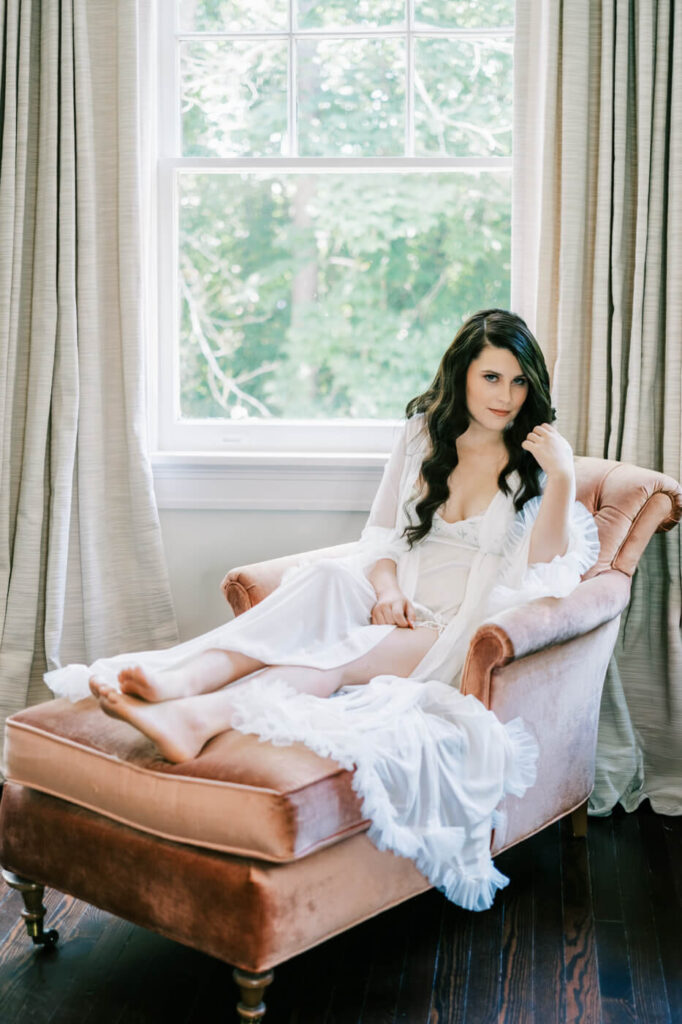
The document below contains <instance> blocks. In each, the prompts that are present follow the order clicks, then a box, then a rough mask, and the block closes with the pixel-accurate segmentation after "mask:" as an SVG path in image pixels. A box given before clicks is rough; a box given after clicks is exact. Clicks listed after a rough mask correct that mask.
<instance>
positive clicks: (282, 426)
mask: <svg viewBox="0 0 682 1024" xmlns="http://www.w3.org/2000/svg"><path fill="white" fill-rule="evenodd" d="M289 4H290V8H291V9H293V6H294V0H289ZM406 11H407V18H406V25H405V26H404V27H403V28H401V29H400V30H396V28H395V27H394V26H392V27H391V28H386V29H382V28H377V29H365V28H362V29H354V28H347V29H333V30H317V29H316V30H305V31H300V30H299V31H295V32H294V31H293V30H291V29H290V30H289V31H286V32H285V31H277V30H273V31H272V32H270V31H268V32H252V33H244V34H242V33H230V32H225V33H179V31H178V27H177V23H176V20H177V5H176V3H175V0H159V3H158V7H157V18H158V61H157V67H158V100H159V102H158V121H157V126H158V132H157V135H158V138H157V147H158V150H157V157H158V160H157V175H156V186H155V187H156V201H157V234H158V251H157V259H156V268H155V269H156V281H157V295H158V301H157V310H158V321H157V330H156V332H152V333H156V335H157V337H156V339H155V344H154V346H153V348H154V349H155V351H153V352H152V353H151V356H150V368H151V374H150V380H151V382H152V386H151V388H150V391H153V394H150V399H151V400H150V418H151V421H150V424H149V427H150V436H151V438H152V448H153V450H154V454H153V458H152V462H153V467H154V477H155V484H156V491H157V500H158V501H159V505H160V507H166V508H187V507H192V508H196V507H203V508H226V507H227V508H305V509H343V510H354V509H366V508H368V507H369V503H370V501H371V497H372V495H373V493H374V490H375V488H376V484H377V482H378V479H379V475H380V470H381V467H382V466H383V464H384V463H385V460H386V455H387V453H388V452H389V451H390V448H391V444H392V438H393V436H394V432H395V428H396V425H397V423H398V422H399V421H397V420H383V421H378V420H307V421H305V420H300V421H297V420H284V419H277V420H274V421H267V420H263V421H254V420H247V421H231V420H228V419H223V420H217V419H207V420H193V421H190V422H180V419H179V416H178V415H177V413H178V401H179V399H178V396H179V386H178V384H179V382H178V367H179V361H178V358H177V354H178V345H179V336H178V335H179V322H180V318H179V315H178V310H179V308H180V304H179V296H178V288H177V255H178V253H177V246H178V241H177V240H178V223H177V215H178V181H179V175H180V173H181V172H188V171H189V172H191V171H192V170H196V171H197V172H200V171H206V170H210V171H212V172H216V173H224V174H229V173H234V172H238V171H240V170H243V169H244V168H248V169H250V170H269V171H290V172H291V171H293V172H298V171H310V170H316V171H319V172H320V173H325V172H327V173H329V172H337V173H338V172H339V171H341V170H349V171H353V172H364V173H372V172H374V173H377V172H385V171H391V170H394V171H395V170H400V171H401V172H409V173H415V174H419V173H424V172H429V171H440V172H443V171H457V170H466V171H472V170H483V169H495V170H504V169H508V170H509V171H511V164H512V160H511V157H487V158H479V157H451V158H424V157H415V156H414V155H413V153H414V117H413V109H412V107H413V103H412V75H413V69H414V37H415V35H419V36H423V35H424V34H428V35H429V36H438V35H443V36H448V37H461V38H467V37H476V38H480V37H481V36H482V35H485V36H488V37H490V38H493V37H504V38H509V37H510V36H513V29H512V28H502V29H499V28H490V29H458V30H455V29H437V28H433V29H431V28H429V29H428V31H426V30H425V29H424V28H419V29H417V28H416V26H415V24H414V11H413V0H407V4H406ZM291 24H292V21H291V19H290V25H291ZM243 35H248V36H249V37H256V36H260V37H265V38H285V37H286V38H287V39H288V45H289V49H290V59H289V62H288V66H289V103H288V122H289V138H290V139H293V140H295V138H296V133H295V131H294V130H293V129H294V125H295V118H296V110H295V89H294V75H295V67H294V61H295V52H296V47H295V41H296V39H298V38H300V37H302V36H304V37H311V38H321V37H322V38H323V37H326V36H329V35H333V36H334V37H335V38H336V37H341V36H344V37H349V38H351V37H362V38H366V37H368V36H381V37H397V36H399V37H401V38H404V39H405V40H406V51H407V63H406V126H407V132H406V137H407V155H406V156H403V157H393V158H355V157H352V158H310V157H308V158H298V157H295V156H290V157H286V158H249V159H246V158H183V157H180V156H178V155H177V154H178V153H179V152H180V145H181V122H180V103H179V89H180V68H179V56H178V54H179V49H178V47H177V40H178V38H180V39H182V40H185V39H191V38H206V37H207V36H209V37H211V38H228V39H229V38H241V37H242V36H243ZM169 82H170V83H172V88H169V87H168V83H169ZM449 340H450V339H447V338H446V339H444V343H443V347H444V348H445V347H446V344H447V343H448V341H449ZM169 362H170V372H168V363H169ZM162 368H163V372H162ZM434 371H435V367H434Z"/></svg>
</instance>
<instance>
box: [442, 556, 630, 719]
mask: <svg viewBox="0 0 682 1024" xmlns="http://www.w3.org/2000/svg"><path fill="white" fill-rule="evenodd" d="M630 584H631V581H630V577H629V576H627V575H626V574H625V573H622V572H620V571H619V570H618V569H610V570H608V571H607V572H603V573H600V575H599V576H594V577H592V578H591V579H587V580H583V582H582V583H580V584H578V586H577V587H576V588H575V590H574V591H572V592H571V593H570V594H568V596H567V597H562V598H557V597H542V598H538V599H536V600H535V601H529V602H528V604H525V605H517V606H516V607H515V608H508V609H506V610H505V611H502V612H499V613H498V614H497V615H496V616H495V617H494V618H492V619H490V620H489V621H487V622H484V623H483V624H482V625H481V626H479V628H478V629H477V630H476V632H475V633H474V636H473V637H472V639H471V643H470V644H469V650H468V653H467V658H466V661H465V663H464V668H463V670H462V681H461V691H462V693H465V694H466V693H472V694H474V696H476V697H478V699H479V700H480V701H482V703H483V704H485V706H486V707H490V706H491V681H492V676H493V673H494V672H495V670H496V669H500V668H502V667H503V666H505V665H508V664H509V663H510V662H512V661H518V660H519V659H521V658H525V657H527V656H528V655H530V654H534V653H536V652H537V651H541V650H543V649H544V648H547V647H553V646H556V645H558V644H564V643H566V642H567V641H569V640H573V639H574V638H575V637H579V636H584V635H585V634H586V633H590V632H591V631H592V630H594V629H596V628H597V627H598V626H601V625H603V624H604V623H605V622H610V621H611V620H612V619H615V618H616V617H617V616H618V615H620V613H621V612H622V611H623V609H624V608H625V606H626V605H627V603H628V601H629V599H630Z"/></svg>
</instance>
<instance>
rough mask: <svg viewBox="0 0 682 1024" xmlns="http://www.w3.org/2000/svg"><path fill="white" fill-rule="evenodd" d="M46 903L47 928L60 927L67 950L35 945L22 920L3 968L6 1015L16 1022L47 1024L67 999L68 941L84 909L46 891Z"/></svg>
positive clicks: (0, 988) (0, 981)
mask: <svg viewBox="0 0 682 1024" xmlns="http://www.w3.org/2000/svg"><path fill="white" fill-rule="evenodd" d="M43 902H44V904H45V907H46V908H47V915H46V921H47V926H48V927H50V928H57V929H58V931H59V932H60V937H61V938H65V939H66V942H67V945H66V947H65V949H64V950H62V949H61V948H60V947H59V946H56V947H53V948H50V949H45V948H41V947H37V946H34V945H33V943H32V941H31V939H30V938H29V936H28V934H27V932H26V928H25V925H24V922H23V921H20V922H18V925H17V927H16V928H15V929H13V931H12V932H11V934H10V936H9V939H8V941H7V942H6V944H5V946H4V947H3V951H2V952H3V955H2V968H1V969H0V1003H1V1004H2V1007H3V1014H5V1013H6V1014H7V1015H8V1016H9V1015H10V1014H13V1015H14V1017H15V1019H16V1020H17V1021H19V1020H31V1021H34V1022H35V1024H48V1022H49V1020H50V1017H51V1016H52V1015H53V1013H54V1011H55V1008H56V1007H58V1006H60V1005H61V1003H62V1002H63V1000H64V999H65V998H66V995H67V989H68V983H69V972H68V968H67V969H66V970H65V964H68V963H69V961H70V960H71V959H72V958H73V954H70V953H69V951H68V939H69V937H70V935H71V933H72V931H73V927H74V925H75V923H76V922H77V921H78V919H79V918H80V916H81V914H82V913H83V906H84V905H83V904H82V903H81V902H80V901H78V900H75V899H74V898H73V897H72V896H65V895H63V893H60V892H57V891H55V890H47V891H46V892H45V896H44V899H43ZM21 905H23V902H21V901H20V906H21ZM5 951H6V954H7V956H6V958H5Z"/></svg>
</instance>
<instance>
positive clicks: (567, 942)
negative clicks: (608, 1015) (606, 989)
mask: <svg viewBox="0 0 682 1024" xmlns="http://www.w3.org/2000/svg"><path fill="white" fill-rule="evenodd" d="M561 864H562V907H563V918H564V965H565V981H566V1014H565V1019H566V1024H600V1022H601V1019H602V1016H601V999H600V995H599V971H598V968H597V944H596V934H595V924H594V915H593V913H592V894H591V890H590V874H589V868H588V860H587V842H586V840H585V839H574V838H573V835H572V833H571V823H570V818H563V819H562V821H561Z"/></svg>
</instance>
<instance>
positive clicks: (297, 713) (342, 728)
mask: <svg viewBox="0 0 682 1024" xmlns="http://www.w3.org/2000/svg"><path fill="white" fill-rule="evenodd" d="M389 692H390V701H389V704H388V705H387V697H388V694H389ZM460 708H461V711H460V710H459V709H460ZM410 712H411V713H412V714H413V716H414V717H413V718H410V719H409V721H410V724H411V725H413V726H414V728H411V729H408V728H407V722H408V717H407V715H408V713H410ZM351 714H352V715H355V719H354V720H348V716H349V715H351ZM397 721H400V722H401V723H402V727H401V729H400V730H396V728H395V724H396V722H397ZM233 727H234V728H235V729H237V730H239V731H240V732H247V733H255V734H256V735H258V736H259V737H260V739H261V740H263V741H264V740H267V741H269V742H271V743H274V744H276V745H287V744H290V743H293V742H302V743H304V744H305V745H306V746H307V747H308V748H309V749H311V750H313V751H314V752H315V753H317V754H319V755H320V756H322V757H330V758H332V759H333V760H335V761H337V763H339V764H340V765H341V767H343V768H345V769H346V770H348V771H353V776H352V779H351V785H352V787H353V789H354V790H355V792H356V793H357V794H358V797H359V798H360V800H361V807H362V814H363V816H364V817H365V818H367V819H369V820H370V822H371V825H370V828H369V831H368V836H369V838H370V839H371V841H372V842H373V843H374V845H375V846H377V847H378V849H380V850H386V849H388V850H392V851H393V852H394V853H396V854H397V855H399V856H402V857H407V858H409V859H411V860H413V861H414V863H415V864H416V866H417V868H418V869H419V870H420V871H421V872H422V874H424V875H425V876H426V878H428V880H429V881H430V882H431V884H432V885H434V886H436V887H437V888H439V889H441V890H442V891H443V892H444V893H445V895H446V896H447V898H448V899H450V900H452V901H453V902H454V903H457V904H458V905H459V906H461V907H463V908H465V909H467V910H477V911H478V910H485V909H487V908H489V907H490V906H491V904H492V902H493V899H494V896H495V892H496V891H497V890H498V889H500V888H502V887H503V886H505V885H507V883H508V881H509V880H508V879H507V878H506V876H505V875H503V874H501V872H499V871H498V870H497V869H496V868H495V866H494V864H493V863H492V860H491V858H490V850H489V841H490V833H491V830H492V828H493V827H495V828H498V827H500V826H501V825H502V822H503V815H502V814H501V812H500V811H499V810H496V809H495V808H494V807H493V806H492V804H493V803H495V802H499V799H500V798H501V796H502V795H503V794H504V793H514V794H515V795H517V796H521V795H523V793H525V791H526V789H528V787H529V786H532V785H533V783H534V782H535V774H536V762H537V756H538V747H537V743H536V742H535V740H534V739H533V737H532V736H531V735H530V734H529V733H528V732H527V731H526V729H525V728H524V725H523V722H522V720H521V719H520V718H516V719H514V720H513V721H512V722H509V723H507V724H506V725H502V724H501V723H500V722H499V721H498V720H497V719H496V718H495V716H494V715H493V714H492V712H489V711H487V710H485V709H484V708H483V706H482V705H480V702H478V701H476V700H475V698H473V697H471V696H469V697H463V696H462V695H461V694H460V693H459V692H458V691H456V690H452V689H451V688H450V687H447V686H445V685H444V684H442V683H437V682H435V681H431V682H427V683H417V682H415V681H414V680H410V679H402V678H399V677H390V676H379V677H376V678H375V679H374V680H373V681H371V682H370V683H368V684H367V685H366V686H362V687H352V688H349V689H348V690H345V691H341V692H340V693H339V694H337V695H335V696H334V697H332V698H330V699H329V700H320V699H319V698H314V697H311V696H310V695H309V694H300V693H298V692H297V691H296V690H294V689H293V688H292V687H291V686H289V685H288V684H287V683H285V682H283V681H282V680H267V681H265V680H261V681H257V680H254V681H253V682H252V683H250V684H248V685H245V686H244V687H243V688H242V689H241V692H239V693H235V703H234V715H233ZM472 729H473V732H472V731H471V730H472ZM467 730H469V731H467ZM490 730H499V733H500V735H499V738H498V741H497V742H496V741H495V740H494V739H489V738H488V737H487V733H488V732H489V731H490ZM415 736H418V741H417V742H416V744H415V742H414V737H415ZM475 736H478V737H479V738H480V737H483V736H485V737H486V742H484V743H483V744H482V745H479V746H478V747H477V749H484V748H485V749H486V750H487V751H488V754H487V757H488V760H487V761H485V762H484V763H479V766H478V770H477V772H474V773H472V770H471V765H472V762H471V759H470V758H471V752H470V747H471V744H472V743H474V745H475V743H476V741H475V740H474V737H475ZM403 744H404V748H403ZM500 744H502V746H503V748H504V756H503V757H500V756H499V754H495V753H494V751H495V750H500V749H502V748H501V747H500ZM405 750H409V751H410V755H407V754H405ZM407 756H411V757H412V758H413V759H414V761H413V762H412V761H408V762H407V763H404V762H401V758H403V757H407ZM467 758H469V759H470V760H469V761H467ZM397 763H398V764H400V767H401V768H402V769H403V771H404V772H406V773H412V775H413V777H414V778H416V777H419V779H420V782H421V785H422V786H423V788H424V791H427V790H428V789H429V786H428V785H427V783H426V781H425V780H424V778H423V773H424V772H426V773H427V774H428V776H429V781H430V783H432V784H433V787H434V789H433V792H436V793H438V794H440V796H439V798H438V799H437V800H436V801H435V803H434V801H433V800H432V802H431V803H429V802H428V800H427V798H426V797H425V796H423V795H422V796H420V801H421V803H420V805H419V808H418V809H416V810H415V807H414V805H413V804H412V803H411V802H410V800H409V798H408V797H407V796H406V793H405V788H404V786H403V785H402V784H401V775H400V771H398V770H397V768H396V764H397ZM387 765H388V768H387V767H386V766H387ZM382 769H385V770H383V771H382ZM448 773H450V774H449V775H448ZM453 776H454V777H456V778H457V787H458V789H457V790H455V791H454V792H455V797H454V798H455V799H456V800H458V804H457V806H460V807H462V808H463V810H462V812H461V823H459V822H458V823H453V822H451V821H448V820H446V816H445V815H444V813H443V808H444V807H445V805H446V804H447V803H448V800H447V797H448V793H451V792H453V791H452V790H451V789H449V786H451V784H452V783H451V778H452V777H453ZM403 778H404V776H403ZM482 779H485V783H484V787H483V791H484V792H485V793H487V796H486V797H485V798H483V804H482V805H481V803H480V800H481V796H480V792H479V790H480V784H481V780H482ZM391 786H392V789H391ZM492 794H496V795H495V796H494V797H493V796H492ZM441 799H442V801H443V802H441ZM425 801H426V802H425ZM477 801H478V804H477ZM486 801H487V802H486ZM404 804H406V805H407V806H406V807H405V806H403V805H404ZM476 806H478V807H479V810H478V811H476V810H475V808H476Z"/></svg>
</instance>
